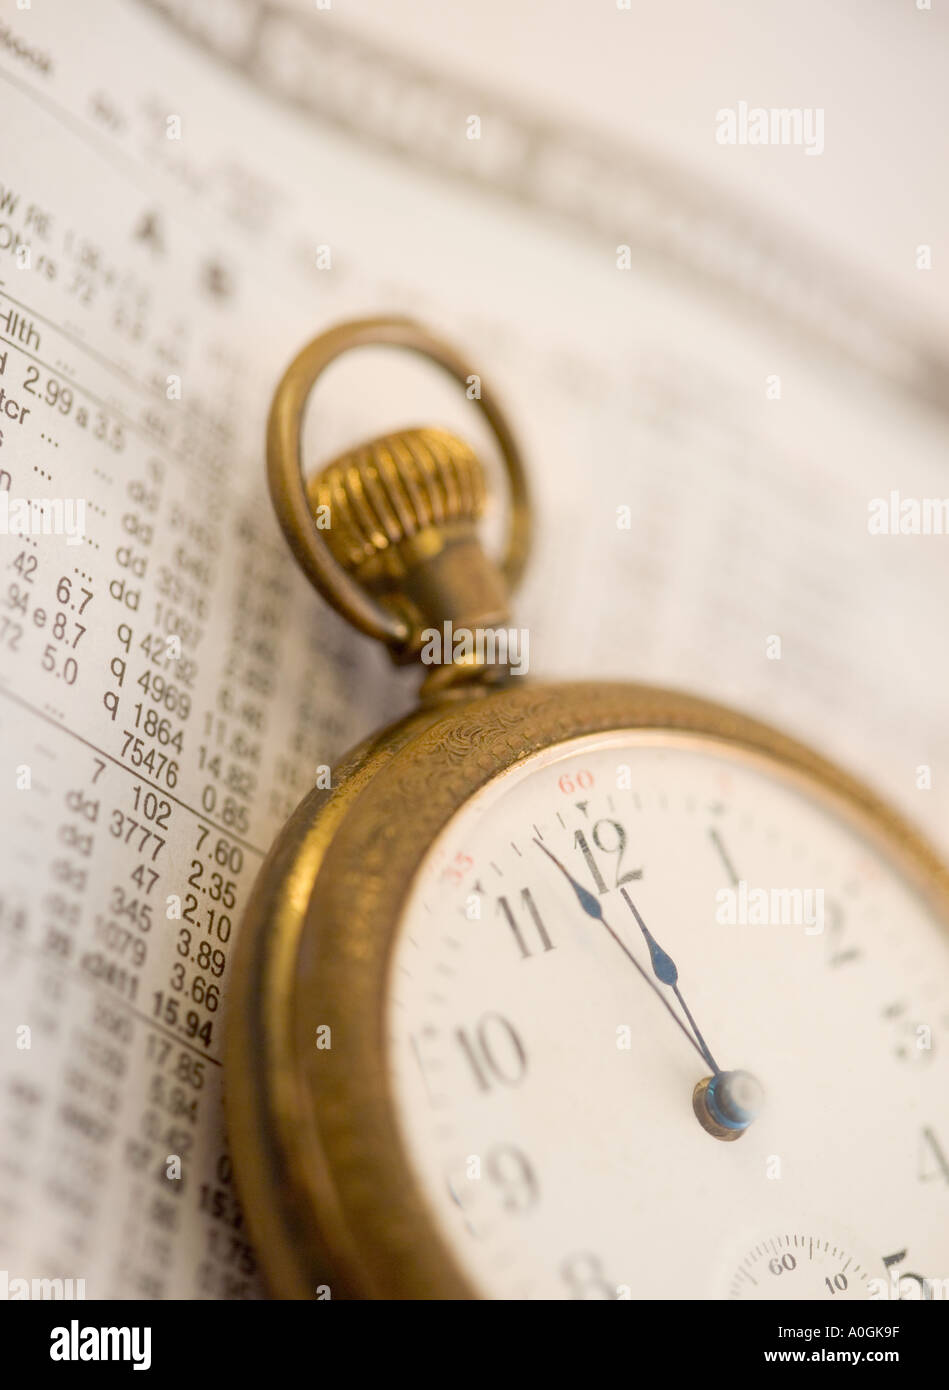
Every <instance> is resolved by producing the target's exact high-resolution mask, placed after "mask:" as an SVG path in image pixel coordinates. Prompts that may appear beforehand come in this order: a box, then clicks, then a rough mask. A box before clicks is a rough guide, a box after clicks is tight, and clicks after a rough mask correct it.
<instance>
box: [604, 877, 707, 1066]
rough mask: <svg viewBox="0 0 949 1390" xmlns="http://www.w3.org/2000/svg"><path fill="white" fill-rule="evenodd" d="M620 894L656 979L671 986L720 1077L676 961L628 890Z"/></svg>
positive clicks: (702, 1048)
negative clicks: (684, 994)
mask: <svg viewBox="0 0 949 1390" xmlns="http://www.w3.org/2000/svg"><path fill="white" fill-rule="evenodd" d="M620 892H621V893H622V895H623V897H624V898H625V899H626V906H627V907H628V908H629V910H630V912H632V914H633V916H634V917H635V918H636V921H637V922H638V923H639V930H640V931H641V932H642V934H643V936H644V937H645V938H646V945H647V946H648V947H649V955H650V957H651V959H652V968H653V972H654V974H655V976H656V979H657V980H661V981H662V983H663V984H664V985H671V987H672V990H673V993H674V994H675V997H676V998H677V999H678V1001H679V1003H680V1004H681V1005H682V1009H683V1012H684V1013H685V1016H686V1018H687V1019H688V1020H689V1023H690V1025H691V1028H692V1032H693V1033H694V1034H695V1036H696V1039H697V1040H698V1044H699V1047H700V1048H701V1050H702V1056H703V1057H704V1058H705V1060H706V1062H708V1064H709V1066H710V1067H711V1068H712V1071H713V1073H714V1074H715V1076H718V1075H719V1073H720V1072H721V1067H720V1066H719V1065H718V1063H717V1062H716V1060H715V1058H714V1057H713V1056H712V1054H711V1052H710V1051H709V1048H708V1044H707V1043H706V1041H705V1039H704V1038H703V1037H702V1034H701V1033H700V1032H699V1029H698V1025H697V1024H696V1022H695V1019H694V1018H693V1017H692V1012H691V1010H690V1009H689V1006H688V1004H687V1003H686V1002H685V1000H684V999H683V998H682V992H681V990H680V989H679V972H678V970H677V969H676V963H675V961H674V960H673V959H672V957H671V956H670V955H667V954H666V952H665V951H664V950H663V949H662V947H661V946H660V945H659V942H658V941H657V940H656V938H655V937H654V936H653V934H652V932H651V931H650V930H649V928H648V927H647V926H646V923H645V922H644V921H643V919H642V918H641V917H640V915H639V913H638V911H637V910H636V904H635V903H634V902H633V900H632V898H631V897H630V896H629V894H628V893H627V891H626V889H625V888H621V889H620Z"/></svg>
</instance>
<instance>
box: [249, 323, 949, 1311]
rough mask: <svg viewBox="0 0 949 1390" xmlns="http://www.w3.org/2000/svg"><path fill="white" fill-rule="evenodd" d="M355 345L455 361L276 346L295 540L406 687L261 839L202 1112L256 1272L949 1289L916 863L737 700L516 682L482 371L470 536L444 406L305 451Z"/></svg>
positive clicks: (680, 1293)
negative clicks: (265, 851) (329, 448)
mask: <svg viewBox="0 0 949 1390" xmlns="http://www.w3.org/2000/svg"><path fill="white" fill-rule="evenodd" d="M367 345H388V346H391V347H392V348H394V349H403V350H409V351H411V352H414V353H416V354H422V355H423V356H424V357H427V358H429V359H431V360H432V361H433V362H434V363H436V364H438V365H439V366H440V367H441V368H443V369H444V370H445V371H447V372H448V373H449V374H450V375H451V376H453V377H454V378H456V379H457V381H458V382H459V383H461V384H462V386H464V385H465V384H466V383H470V382H472V381H475V380H478V381H479V382H480V377H479V376H478V375H477V374H476V373H474V372H473V371H472V370H471V369H470V367H469V364H467V363H466V362H465V361H464V360H463V358H462V357H461V356H459V354H458V353H457V352H456V351H455V350H454V349H453V348H452V347H451V346H450V345H449V344H447V343H445V342H443V341H441V340H439V339H437V338H436V337H434V336H432V335H431V334H430V333H429V332H427V331H426V330H425V329H424V328H422V327H421V326H419V325H417V324H414V323H413V322H411V321H409V320H405V319H394V318H380V319H369V320H361V321H358V322H355V323H350V324H345V325H342V326H340V327H337V328H335V329H333V330H332V331H330V332H328V333H326V334H324V335H322V336H321V337H318V338H317V339H315V340H314V341H313V342H311V343H310V344H309V345H308V346H307V347H306V348H305V349H304V350H303V351H302V352H301V353H300V354H299V356H298V357H297V358H296V359H295V360H294V361H293V363H292V364H291V365H290V367H289V369H288V370H287V372H286V374H285V376H284V377H283V379H282V381H281V382H280V385H279V387H278V389H277V391H276V395H275V398H274V402H273V407H272V411H271V415H270V421H269V427H268V445H267V448H268V476H269V485H270V491H271V496H272V499H273V503H274V506H275V508H276V513H277V516H278V519H279V521H280V523H281V526H282V528H283V531H284V532H285V534H286V537H287V540H288V541H289V544H290V546H291V547H292V550H293V553H294V555H295V556H296V559H297V560H298V562H299V563H300V565H301V566H302V568H303V570H304V572H305V573H306V575H307V576H308V577H309V579H310V580H311V581H312V582H313V584H314V585H315V587H316V588H317V589H318V590H319V592H320V593H321V594H322V595H323V597H324V598H325V599H327V600H328V601H329V602H330V603H331V604H333V605H334V607H335V608H336V609H337V610H338V611H339V612H341V613H342V614H343V615H344V616H345V617H346V618H348V619H349V620H350V622H351V623H352V624H353V625H354V626H355V627H356V628H357V629H359V630H360V631H361V632H363V633H365V634H367V635H368V636H370V637H374V638H376V639H378V640H380V641H381V642H383V643H385V644H386V646H387V647H388V649H389V651H390V653H391V655H392V656H393V658H394V660H395V661H396V662H398V663H400V664H409V663H413V662H416V663H417V664H418V665H420V666H421V667H423V669H424V680H423V682H422V684H421V695H420V700H419V704H418V707H417V709H415V711H414V712H413V713H411V714H409V715H408V716H407V717H406V718H403V719H401V720H399V721H398V722H397V723H395V724H393V725H391V726H390V727H389V728H387V729H385V730H383V731H382V732H381V733H377V734H375V735H373V736H372V737H370V738H368V739H367V740H366V741H365V742H364V743H362V744H360V745H359V747H357V748H356V749H355V750H354V751H353V752H352V753H351V754H350V755H349V756H348V757H346V758H344V759H343V761H342V763H341V764H340V765H339V766H338V767H337V768H335V769H334V771H333V774H332V779H331V780H332V785H331V786H330V787H326V788H322V787H318V788H315V789H314V790H313V791H312V792H311V793H310V794H309V795H308V796H307V797H306V798H305V800H304V801H303V802H302V804H301V805H300V806H299V808H298V809H297V811H296V812H295V813H294V815H293V816H292V817H291V819H290V821H289V822H288V824H287V825H286V827H285V828H284V829H283V830H282V832H281V833H280V834H279V836H278V838H277V840H276V843H275V844H274V846H273V848H272V850H271V851H270V854H269V857H268V858H267V860H266V862H265V864H264V866H263V868H262V870H261V872H260V874H259V877H258V879H257V882H256V885H255V887H254V889H253V893H252V897H251V900H250V902H249V904H248V907H247V911H246V914H245V917H244V920H243V925H242V929H241V932H240V939H239V942H238V947H237V955H236V959H235V962H234V966H233V978H232V982H231V990H230V999H229V1013H228V1032H227V1057H226V1071H225V1077H226V1106H227V1115H228V1127H229V1133H230V1137H231V1143H232V1147H233V1151H234V1161H235V1172H236V1175H237V1179H238V1185H239V1189H240V1192H241V1196H242V1200H243V1203H244V1206H245V1211H246V1216H247V1220H248V1223H249V1226H250V1230H251V1233H252V1235H253V1237H254V1240H255V1243H256V1246H257V1248H258V1251H259V1255H260V1259H261V1262H262V1266H263V1269H264V1272H265V1275H266V1278H267V1280H268V1283H269V1287H270V1289H271V1291H272V1292H273V1294H274V1295H276V1296H278V1297H284V1298H325V1297H332V1298H352V1297H356V1298H405V1299H416V1298H422V1299H427V1298H441V1299H458V1298H468V1297H474V1298H499V1299H521V1298H525V1299H596V1298H604V1299H630V1298H632V1299H650V1298H673V1299H695V1298H713V1299H714V1298H721V1299H743V1298H751V1299H769V1298H782V1299H784V1298H795V1299H826V1300H828V1301H830V1302H840V1301H842V1300H847V1299H860V1298H883V1297H893V1298H908V1297H924V1298H928V1297H933V1296H935V1295H936V1292H938V1290H939V1289H940V1287H942V1288H944V1289H945V1288H949V1285H947V1284H945V1282H942V1283H940V1281H946V1280H947V1278H949V1105H947V1096H949V1084H947V1083H949V1047H947V1045H946V1041H945V1039H946V1032H945V1028H946V1024H947V1022H949V935H947V931H946V925H947V919H949V874H947V870H946V868H945V867H944V866H943V864H942V863H941V861H940V859H939V857H938V856H937V854H936V853H935V852H934V851H933V849H931V848H930V847H929V846H928V845H927V844H926V843H924V841H923V840H922V839H921V838H920V836H919V835H918V834H917V833H916V831H915V830H914V829H912V828H911V827H910V826H909V825H908V824H907V823H906V822H905V821H904V819H903V818H902V817H901V816H900V815H899V814H898V813H897V812H895V811H894V810H893V809H891V808H890V807H889V806H888V805H886V804H885V803H884V802H883V801H881V800H880V799H879V798H878V797H877V796H876V795H875V794H874V793H873V792H871V791H870V790H868V789H867V788H866V787H864V786H863V785H861V784H860V783H859V782H857V781H855V780H854V779H853V778H852V777H851V776H849V775H848V774H847V773H845V772H844V771H842V770H840V769H839V768H837V767H836V766H834V765H833V764H832V763H830V762H828V761H827V760H825V758H824V757H822V756H820V755H819V754H818V753H816V752H813V751H811V750H810V749H808V748H806V747H804V746H802V744H800V743H798V742H796V741H794V740H793V739H791V738H788V737H786V736H785V735H784V734H782V733H779V732H777V731H776V730H774V729H772V728H769V727H767V726H766V725H765V724H762V723H759V722H758V721H757V720H754V719H751V718H748V717H746V716H745V715H743V714H741V713H738V712H736V711H734V710H731V709H726V708H723V707H722V706H720V705H717V704H713V703H711V702H710V701H708V700H705V699H703V698H701V697H700V696H698V695H691V694H685V693H677V692H672V691H667V690H659V689H652V688H648V687H646V686H642V685H635V684H622V683H614V682H607V681H598V680H596V679H591V678H589V677H586V678H584V679H582V680H578V681H575V682H571V683H543V682H536V683H534V682H532V681H531V680H529V679H525V678H524V676H523V675H519V674H517V671H516V665H515V663H514V662H513V661H512V659H511V651H512V646H513V638H514V635H515V633H516V630H510V629H507V628H506V627H505V624H506V623H507V622H508V621H509V599H510V595H511V593H512V592H513V590H514V588H515V586H516V585H517V582H518V580H519V578H520V575H521V573H522V570H523V568H524V564H525V560H526V557H527V553H528V543H529V529H530V508H529V502H528V490H527V486H526V482H525V473H524V467H523V464H522V460H521V455H520V453H519V451H518V448H517V445H516V443H515V440H514V437H513V435H512V433H511V430H510V428H509V426H508V424H507V421H506V418H505V416H504V413H503V411H502V410H501V408H500V406H499V405H498V404H497V403H496V400H495V398H494V396H493V395H492V394H491V393H490V391H488V390H487V388H486V387H484V386H483V384H482V385H481V389H480V392H477V391H475V392H472V391H471V390H470V387H469V390H468V391H467V393H466V394H467V395H468V396H469V397H470V396H472V395H474V397H475V399H474V400H472V402H471V409H472V410H480V411H481V412H483V414H484V416H485V417H486V419H487V421H488V423H489V425H490V426H491V427H492V429H493V432H494V434H495V436H496V439H497V443H498V446H499V452H500V455H501V457H502V458H503V462H504V467H505V472H506V478H507V493H508V497H507V512H508V521H507V529H506V537H505V538H504V540H503V545H502V550H503V553H502V554H501V556H500V557H499V558H497V559H495V558H494V557H492V556H490V555H488V554H487V552H486V549H485V548H484V547H483V545H482V543H481V541H480V539H479V525H480V523H479V518H480V516H481V512H482V508H483V502H484V497H485V481H484V474H483V472H482V466H481V463H480V462H479V459H478V457H477V456H476V454H475V453H474V451H473V450H472V449H471V448H470V447H469V446H468V445H467V444H465V443H464V442H463V441H462V440H461V439H459V438H457V437H456V436H455V435H454V434H452V433H449V432H448V431H446V430H444V429H441V428H435V427H421V428H417V427H413V428H405V429H398V430H396V431H394V432H392V433H390V434H388V435H386V436H384V437H381V438H375V439H373V440H371V441H369V442H367V443H365V444H364V445H362V446H360V447H357V448H355V449H353V450H352V451H350V452H349V453H347V454H346V455H344V456H343V457H340V458H337V459H336V460H335V461H333V462H331V463H330V464H328V465H327V466H326V467H324V468H322V469H321V470H320V471H319V472H317V473H315V474H314V475H312V476H309V477H307V476H305V474H304V471H303V469H302V466H301V439H300V436H301V418H302V415H303V410H304V406H305V405H306V403H307V402H308V399H309V396H310V393H311V390H312V388H313V386H314V384H315V382H316V380H317V378H318V377H319V376H320V374H321V373H322V372H323V370H324V368H325V367H326V366H327V365H328V364H329V363H330V362H331V361H333V360H335V359H336V358H337V357H338V356H339V355H340V354H341V353H343V352H345V351H347V350H349V349H352V348H359V347H363V346H367ZM570 505H576V507H577V524H578V525H582V524H583V499H582V498H581V497H578V498H576V499H571V502H570ZM459 634H461V635H462V636H463V637H464V639H465V640H462V641H459V640H458V638H459ZM505 636H506V637H508V638H509V639H510V642H509V643H508V645H507V646H505V642H504V640H503V639H504V638H505ZM436 638H438V639H444V640H440V650H439V642H438V641H436V640H435V639H436ZM439 657H440V660H439V659H438V658H439Z"/></svg>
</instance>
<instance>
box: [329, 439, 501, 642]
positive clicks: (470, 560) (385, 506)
mask: <svg viewBox="0 0 949 1390" xmlns="http://www.w3.org/2000/svg"><path fill="white" fill-rule="evenodd" d="M307 501H308V503H309V505H310V507H311V509H312V510H313V513H314V516H315V518H316V524H317V526H318V527H319V528H320V529H321V531H323V533H324V535H323V538H324V540H325V542H326V545H327V546H328V548H329V550H330V552H331V553H332V555H333V557H334V559H336V560H337V562H338V563H339V564H340V565H341V566H342V567H343V568H344V569H345V570H347V571H348V572H349V573H350V574H352V576H353V578H354V579H355V581H356V583H357V584H358V585H359V586H360V587H361V588H362V589H363V590H365V591H366V592H367V593H369V594H371V595H372V596H373V597H374V598H375V599H377V600H378V602H379V603H380V604H382V605H383V606H384V607H385V608H386V609H388V611H389V612H390V613H391V614H392V615H393V616H394V617H396V618H397V619H398V620H399V621H400V622H401V623H402V624H404V626H405V629H406V631H407V632H408V634H409V635H408V637H407V639H406V641H405V642H404V643H403V644H402V645H400V646H398V647H396V646H394V645H393V646H390V650H391V651H392V653H393V656H394V658H395V660H396V661H399V662H403V661H410V660H412V659H413V658H414V657H416V656H418V654H419V652H420V651H421V649H422V646H423V645H424V640H425V638H424V634H425V633H426V632H431V630H432V629H433V628H441V627H442V625H443V624H444V623H446V622H450V623H452V624H453V625H454V627H455V628H468V629H472V630H473V629H478V628H489V627H498V626H501V625H502V624H504V623H506V622H507V619H508V591H507V584H506V582H505V578H504V575H503V573H502V571H501V569H500V568H499V566H498V565H497V564H496V563H495V562H494V561H493V560H491V559H490V558H489V557H488V556H487V555H486V554H485V552H484V549H483V548H482V545H481V542H480V539H479V537H478V533H477V525H476V523H477V521H478V519H479V518H480V516H481V514H482V512H483V510H484V502H485V481H484V474H483V472H482V468H481V463H480V461H479V460H478V458H477V456H476V455H475V453H474V451H473V450H472V449H471V448H470V447H469V446H468V445H467V444H466V443H465V442H464V441H463V440H461V439H458V438H457V436H455V435H453V434H449V432H448V431H447V430H443V429H437V428H433V427H424V428H419V429H406V430H399V431H396V432H394V433H392V434H386V435H382V436H381V437H380V438H378V439H373V440H371V441H370V442H369V443H368V444H363V445H360V446H359V447H358V448H356V449H352V450H350V451H349V452H348V453H346V454H342V455H341V456H340V457H339V458H336V459H334V460H333V462H332V463H329V464H327V465H326V467H325V468H322V469H321V470H320V471H319V473H317V474H315V475H314V476H313V477H312V478H311V479H310V481H309V482H308V484H307Z"/></svg>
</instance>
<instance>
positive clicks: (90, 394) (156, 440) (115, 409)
mask: <svg viewBox="0 0 949 1390" xmlns="http://www.w3.org/2000/svg"><path fill="white" fill-rule="evenodd" d="M0 283H2V282H0ZM0 294H2V295H3V297H4V299H9V300H10V302H11V304H18V305H19V301H18V300H15V299H14V298H13V297H12V295H8V294H7V292H6V290H0ZM19 307H23V306H19ZM26 307H27V309H28V312H29V313H31V314H32V313H33V312H34V310H32V309H29V306H26ZM36 317H37V318H39V317H40V315H39V314H37V315H36ZM0 343H3V344H4V345H5V346H7V347H11V348H14V349H15V350H16V351H17V352H19V353H22V354H23V356H24V357H27V358H29V360H30V361H31V362H35V363H36V365H37V366H38V367H42V368H43V370H44V371H46V372H49V373H50V375H51V376H58V377H62V378H63V379H64V380H65V381H67V382H68V383H69V385H70V386H72V387H73V388H74V390H76V391H79V392H81V393H82V395H84V396H86V397H87V398H88V399H89V400H90V401H92V403H93V404H94V405H97V406H98V407H99V409H100V410H101V411H103V412H104V413H105V414H107V415H112V416H114V417H115V418H116V419H117V420H121V422H122V424H123V425H125V426H126V428H128V429H130V430H134V431H135V432H136V433H137V434H140V435H142V436H143V437H144V439H145V441H146V443H147V444H148V445H149V447H150V448H152V449H154V450H155V452H156V453H157V454H160V453H165V454H166V455H167V456H168V457H169V458H171V459H172V460H173V461H174V462H175V463H176V464H179V465H181V466H182V467H185V468H191V466H192V465H191V461H190V460H189V459H186V458H184V457H183V456H182V455H181V453H180V452H179V450H178V449H176V448H175V447H174V445H172V444H169V443H168V441H167V440H166V439H163V438H162V437H161V435H160V434H155V432H154V431H153V430H150V429H149V428H148V426H147V425H143V424H141V423H140V422H139V421H137V420H133V419H132V417H131V416H130V415H126V413H125V411H124V410H123V409H122V408H121V406H117V405H111V404H110V403H109V402H108V401H104V400H103V399H102V398H101V396H97V395H96V393H95V392H94V391H91V390H90V389H89V387H88V386H83V384H82V382H81V381H78V380H77V378H76V377H74V376H70V375H69V373H68V372H64V371H61V370H60V369H59V368H58V367H51V366H50V365H49V363H48V362H44V360H43V358H42V357H37V356H36V354H35V353H33V352H30V351H29V350H28V349H27V348H25V347H24V346H23V345H22V343H18V342H15V341H14V339H12V338H5V337H4V336H3V334H2V333H0ZM213 433H215V443H216V444H217V445H218V446H220V447H223V443H224V441H222V440H220V439H218V438H217V434H216V432H213Z"/></svg>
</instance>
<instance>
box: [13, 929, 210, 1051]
mask: <svg viewBox="0 0 949 1390" xmlns="http://www.w3.org/2000/svg"><path fill="white" fill-rule="evenodd" d="M0 945H7V946H9V947H10V948H11V949H12V950H14V951H19V952H20V954H21V955H24V956H32V957H33V958H34V959H35V960H38V961H42V963H43V968H44V969H45V970H51V971H52V972H53V974H54V975H58V976H59V978H60V979H61V980H65V982H66V983H67V984H72V983H76V984H82V985H89V986H90V988H91V989H94V990H95V991H96V993H98V994H101V996H102V998H103V999H107V1000H108V1002H109V1003H110V1004H115V1005H116V1007H117V1008H120V1009H127V1010H128V1012H129V1013H130V1014H131V1015H132V1017H133V1018H136V1019H138V1021H139V1023H144V1024H145V1026H146V1027H147V1028H154V1030H155V1032H156V1033H161V1034H162V1036H163V1037H165V1038H167V1039H168V1041H169V1042H173V1043H174V1044H175V1046H176V1047H185V1048H187V1049H188V1051H189V1052H193V1053H194V1054H195V1055H196V1056H198V1057H203V1058H204V1060H205V1061H206V1062H210V1063H211V1065H212V1066H215V1067H220V1066H223V1065H224V1064H223V1062H221V1061H219V1060H218V1058H217V1057H212V1056H211V1054H210V1052H205V1050H204V1048H202V1047H197V1046H196V1045H195V1044H194V1043H193V1042H191V1041H190V1040H189V1039H188V1038H179V1037H178V1035H177V1034H176V1033H175V1032H174V1031H173V1030H172V1029H171V1028H169V1027H167V1025H166V1024H164V1023H156V1022H155V1020H154V1019H153V1018H149V1016H148V1014H143V1013H142V1011H141V1009H137V1008H136V1007H135V1005H134V1004H130V1003H129V1001H128V1000H127V999H123V998H122V997H121V995H119V994H115V993H114V992H113V991H112V990H110V989H109V988H108V987H107V986H106V985H102V984H100V983H99V981H98V980H96V979H93V977H92V976H91V975H84V974H83V972H82V970H81V969H80V968H79V967H78V966H77V967H76V969H75V970H70V969H69V968H68V967H67V966H65V965H59V964H57V962H56V961H55V960H54V959H53V958H52V957H51V956H48V955H47V954H46V952H45V951H41V950H40V948H39V947H38V946H30V945H27V943H26V942H25V941H15V940H13V939H12V937H11V936H10V933H9V932H7V933H6V934H4V933H2V932H0ZM137 978H138V977H137V976H136V979H137Z"/></svg>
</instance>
